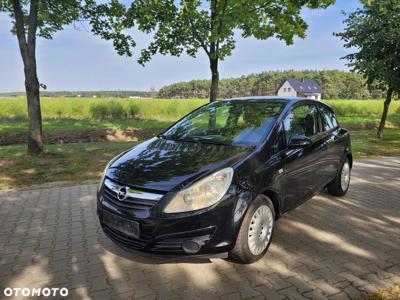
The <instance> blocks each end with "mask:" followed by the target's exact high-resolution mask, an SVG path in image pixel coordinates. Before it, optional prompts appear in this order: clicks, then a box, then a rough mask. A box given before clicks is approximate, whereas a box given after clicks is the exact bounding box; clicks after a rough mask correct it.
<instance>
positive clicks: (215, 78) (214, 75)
mask: <svg viewBox="0 0 400 300" xmlns="http://www.w3.org/2000/svg"><path fill="white" fill-rule="evenodd" d="M210 69H211V86H210V103H211V102H214V101H217V96H218V83H219V74H218V59H213V58H210ZM209 114H210V117H209V120H208V128H209V129H213V128H215V127H216V125H217V116H216V111H215V109H213V110H210V113H209Z"/></svg>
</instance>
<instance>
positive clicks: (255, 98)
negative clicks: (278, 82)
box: [221, 96, 333, 111]
mask: <svg viewBox="0 0 400 300" xmlns="http://www.w3.org/2000/svg"><path fill="white" fill-rule="evenodd" d="M264 100H266V101H271V100H272V101H274V100H275V101H280V102H284V103H286V105H285V106H286V107H292V106H293V105H294V104H295V103H297V102H302V101H307V102H308V103H310V102H311V103H315V104H316V105H319V106H324V107H327V108H328V109H330V110H331V111H333V109H332V107H331V106H330V105H328V104H326V103H323V102H321V101H319V100H314V99H310V98H300V97H281V96H247V97H236V98H232V99H223V100H221V101H251V102H253V101H254V102H262V101H264Z"/></svg>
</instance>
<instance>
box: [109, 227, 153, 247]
mask: <svg viewBox="0 0 400 300" xmlns="http://www.w3.org/2000/svg"><path fill="white" fill-rule="evenodd" d="M102 226H103V230H104V232H105V233H106V235H107V236H109V237H110V238H111V239H112V240H114V241H115V242H117V243H119V244H122V245H123V246H125V247H128V248H131V249H136V250H141V249H143V248H144V247H145V246H146V244H147V243H148V242H149V241H150V239H151V236H150V235H146V234H141V235H140V238H139V239H135V238H133V237H130V236H127V235H125V234H123V233H122V232H120V231H117V230H115V229H112V228H111V227H109V226H107V225H105V224H102Z"/></svg>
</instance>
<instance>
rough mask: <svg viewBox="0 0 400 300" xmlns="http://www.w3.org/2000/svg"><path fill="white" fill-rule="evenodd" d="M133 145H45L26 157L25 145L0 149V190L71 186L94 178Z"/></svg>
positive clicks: (111, 143)
mask: <svg viewBox="0 0 400 300" xmlns="http://www.w3.org/2000/svg"><path fill="white" fill-rule="evenodd" d="M133 145H135V143H132V142H124V143H113V142H107V143H83V144H59V145H46V153H45V154H43V155H41V156H39V157H31V156H29V155H27V154H26V146H6V147H1V148H0V167H1V168H2V169H7V172H2V174H0V190H1V189H8V188H20V187H27V186H32V185H36V184H44V183H50V182H55V181H67V182H71V183H77V182H83V181H86V180H93V179H98V178H100V176H101V173H102V171H103V169H104V167H105V165H106V164H107V162H108V161H109V160H110V159H111V158H113V157H114V156H115V155H117V154H118V153H121V152H122V151H123V150H125V149H128V148H129V147H132V146H133Z"/></svg>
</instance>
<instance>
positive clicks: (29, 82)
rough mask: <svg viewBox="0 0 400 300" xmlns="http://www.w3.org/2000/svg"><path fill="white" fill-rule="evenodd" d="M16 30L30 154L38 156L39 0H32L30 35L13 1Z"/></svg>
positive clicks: (39, 150) (40, 120) (40, 124)
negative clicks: (26, 112) (37, 41)
mask: <svg viewBox="0 0 400 300" xmlns="http://www.w3.org/2000/svg"><path fill="white" fill-rule="evenodd" d="M11 2H12V5H13V10H14V17H15V28H16V31H17V38H18V44H19V50H20V52H21V57H22V60H23V63H24V73H25V91H26V97H27V102H28V118H29V134H28V153H29V154H32V155H38V154H40V153H42V152H43V141H42V114H41V111H40V95H39V87H40V86H39V80H38V77H37V67H36V30H37V20H38V9H39V5H38V0H31V5H30V12H29V23H28V24H29V27H28V34H27V35H26V31H25V20H24V14H23V11H22V7H21V2H20V1H19V0H12V1H11Z"/></svg>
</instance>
